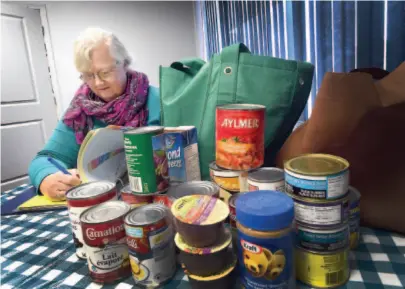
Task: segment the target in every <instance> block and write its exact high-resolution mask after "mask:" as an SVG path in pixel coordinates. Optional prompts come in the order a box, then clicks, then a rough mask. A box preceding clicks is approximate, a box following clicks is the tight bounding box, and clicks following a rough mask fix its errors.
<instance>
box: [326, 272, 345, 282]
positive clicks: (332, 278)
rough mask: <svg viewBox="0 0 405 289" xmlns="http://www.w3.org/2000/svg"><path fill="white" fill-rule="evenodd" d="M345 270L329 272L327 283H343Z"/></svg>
mask: <svg viewBox="0 0 405 289" xmlns="http://www.w3.org/2000/svg"><path fill="white" fill-rule="evenodd" d="M343 278H344V276H343V270H340V271H336V272H332V273H327V274H326V284H327V285H335V284H341V283H342V282H343Z"/></svg>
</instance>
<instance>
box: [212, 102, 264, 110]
mask: <svg viewBox="0 0 405 289" xmlns="http://www.w3.org/2000/svg"><path fill="white" fill-rule="evenodd" d="M217 108H219V109H229V110H262V109H265V108H266V107H265V106H264V105H260V104H249V103H231V104H224V105H220V106H217Z"/></svg>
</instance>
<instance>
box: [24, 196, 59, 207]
mask: <svg viewBox="0 0 405 289" xmlns="http://www.w3.org/2000/svg"><path fill="white" fill-rule="evenodd" d="M66 206H67V203H66V201H57V202H53V201H51V200H50V199H48V198H47V197H44V196H35V197H33V198H31V199H29V200H28V201H26V202H24V203H22V204H21V205H19V206H18V210H19V211H21V210H41V209H57V208H66Z"/></svg>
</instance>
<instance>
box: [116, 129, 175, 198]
mask: <svg viewBox="0 0 405 289" xmlns="http://www.w3.org/2000/svg"><path fill="white" fill-rule="evenodd" d="M124 146H125V157H126V161H127V166H128V176H129V183H130V186H131V190H132V192H134V193H135V194H146V195H150V194H155V193H161V192H164V191H166V190H167V188H168V187H169V174H168V167H167V158H166V149H165V138H164V133H163V127H161V126H144V127H140V128H136V129H131V130H127V131H125V132H124Z"/></svg>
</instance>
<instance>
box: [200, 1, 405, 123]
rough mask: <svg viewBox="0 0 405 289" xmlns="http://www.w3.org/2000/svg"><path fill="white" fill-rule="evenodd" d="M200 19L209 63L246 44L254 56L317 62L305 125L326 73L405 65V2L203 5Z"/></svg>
mask: <svg viewBox="0 0 405 289" xmlns="http://www.w3.org/2000/svg"><path fill="white" fill-rule="evenodd" d="M196 16H197V22H198V23H199V24H200V25H199V27H201V28H202V29H201V33H200V37H201V38H202V39H201V40H202V53H203V56H204V58H205V59H206V60H208V59H209V58H210V57H211V56H212V55H213V54H214V53H218V52H220V51H221V49H222V48H223V47H225V46H228V45H231V44H234V43H238V42H242V43H244V44H246V45H247V46H248V47H249V49H250V51H251V52H252V53H254V54H260V55H268V56H273V57H280V58H285V59H295V60H302V61H309V62H311V63H313V64H314V65H315V76H314V81H313V87H312V91H311V96H310V98H309V100H308V104H307V107H306V109H305V111H304V113H303V115H302V117H301V120H305V119H307V118H308V117H309V115H310V113H311V109H312V105H313V103H314V99H315V96H316V93H317V89H318V88H319V86H320V84H321V82H322V78H323V75H324V74H325V72H328V71H335V72H348V71H350V70H352V69H354V68H365V67H379V68H383V69H386V70H388V71H392V70H393V69H394V68H396V67H397V66H398V65H399V64H400V63H401V62H403V61H404V60H405V2H396V1H387V0H386V1H309V0H306V1H286V0H284V1H198V2H196Z"/></svg>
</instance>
